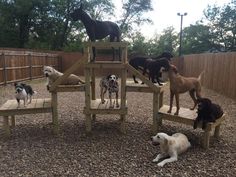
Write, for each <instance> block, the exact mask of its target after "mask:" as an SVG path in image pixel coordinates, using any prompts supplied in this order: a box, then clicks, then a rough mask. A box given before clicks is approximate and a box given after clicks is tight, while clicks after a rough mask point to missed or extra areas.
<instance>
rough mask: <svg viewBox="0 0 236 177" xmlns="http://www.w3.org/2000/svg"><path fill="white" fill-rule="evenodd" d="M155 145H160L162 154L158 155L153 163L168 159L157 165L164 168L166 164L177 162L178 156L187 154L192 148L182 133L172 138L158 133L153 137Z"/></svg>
mask: <svg viewBox="0 0 236 177" xmlns="http://www.w3.org/2000/svg"><path fill="white" fill-rule="evenodd" d="M151 139H152V143H153V145H157V144H158V143H160V150H161V153H160V154H158V155H157V157H156V158H155V159H153V162H158V161H159V160H160V159H162V158H166V157H170V158H167V159H165V160H163V161H161V162H159V163H158V164H157V165H158V166H160V167H163V166H164V165H165V164H166V163H169V162H174V161H177V159H178V155H179V154H181V153H182V152H185V151H186V150H187V149H188V148H189V147H190V146H191V144H190V142H189V141H188V138H187V137H186V136H185V135H184V134H182V133H175V134H173V135H172V136H169V135H167V134H166V133H157V135H156V136H152V138H151Z"/></svg>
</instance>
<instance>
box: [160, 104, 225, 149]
mask: <svg viewBox="0 0 236 177" xmlns="http://www.w3.org/2000/svg"><path fill="white" fill-rule="evenodd" d="M168 110H169V106H167V105H164V106H162V107H161V108H160V110H159V115H160V120H159V121H158V122H159V125H158V126H160V125H161V123H162V120H168V121H173V122H178V123H182V124H186V125H190V126H192V127H193V124H194V119H195V118H196V117H197V113H196V110H195V111H192V110H190V109H187V108H180V110H179V115H178V116H176V115H174V112H175V110H176V108H175V107H174V108H173V113H171V114H168V113H167V111H168ZM224 120H225V115H223V116H222V117H220V118H219V119H217V120H216V121H215V122H211V123H208V124H207V126H206V129H205V130H204V134H203V140H202V146H203V148H205V149H207V148H209V143H210V137H211V131H213V130H214V136H215V137H216V138H218V137H219V135H220V126H221V123H222V122H223V121H224ZM201 127H202V124H201V123H199V124H198V128H201Z"/></svg>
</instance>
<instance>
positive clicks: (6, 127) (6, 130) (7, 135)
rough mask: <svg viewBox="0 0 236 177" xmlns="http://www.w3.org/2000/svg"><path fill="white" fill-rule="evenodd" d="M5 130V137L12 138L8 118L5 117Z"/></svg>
mask: <svg viewBox="0 0 236 177" xmlns="http://www.w3.org/2000/svg"><path fill="white" fill-rule="evenodd" d="M3 129H4V130H5V136H6V137H9V136H10V127H9V120H8V116H4V117H3Z"/></svg>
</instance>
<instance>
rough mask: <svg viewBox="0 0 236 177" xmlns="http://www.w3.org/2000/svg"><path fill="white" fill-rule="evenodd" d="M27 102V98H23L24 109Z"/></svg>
mask: <svg viewBox="0 0 236 177" xmlns="http://www.w3.org/2000/svg"><path fill="white" fill-rule="evenodd" d="M27 101H28V99H27V97H25V98H24V107H26V104H27Z"/></svg>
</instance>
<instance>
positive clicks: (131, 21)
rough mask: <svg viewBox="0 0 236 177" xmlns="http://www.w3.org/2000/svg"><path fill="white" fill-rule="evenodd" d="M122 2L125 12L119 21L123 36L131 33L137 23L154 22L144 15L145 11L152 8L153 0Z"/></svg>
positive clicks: (125, 0) (128, 0)
mask: <svg viewBox="0 0 236 177" xmlns="http://www.w3.org/2000/svg"><path fill="white" fill-rule="evenodd" d="M122 3H123V7H122V9H123V14H122V17H121V19H120V20H119V21H118V22H119V24H120V29H121V32H122V34H123V36H127V35H129V34H131V32H132V31H133V29H134V28H135V25H137V26H140V25H142V24H143V23H151V22H152V21H151V20H150V19H149V18H146V17H144V16H143V14H144V13H145V12H148V11H150V10H152V6H151V0H122Z"/></svg>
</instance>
